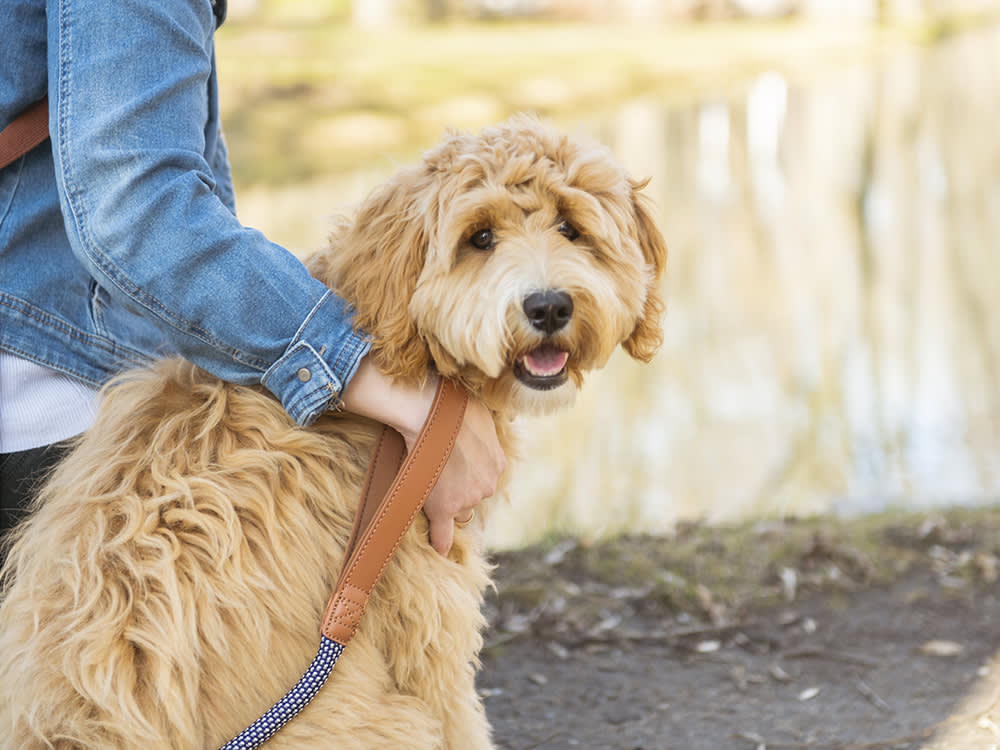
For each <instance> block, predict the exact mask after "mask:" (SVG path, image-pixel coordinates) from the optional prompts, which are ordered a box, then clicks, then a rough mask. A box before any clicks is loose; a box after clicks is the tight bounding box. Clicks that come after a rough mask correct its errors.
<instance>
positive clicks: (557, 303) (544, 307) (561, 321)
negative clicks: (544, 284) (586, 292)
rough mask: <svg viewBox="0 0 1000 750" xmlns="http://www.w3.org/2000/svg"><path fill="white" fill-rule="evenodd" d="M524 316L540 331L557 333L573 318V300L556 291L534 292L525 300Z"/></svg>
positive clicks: (565, 294) (564, 293)
mask: <svg viewBox="0 0 1000 750" xmlns="http://www.w3.org/2000/svg"><path fill="white" fill-rule="evenodd" d="M524 314H525V315H527V316H528V320H530V321H531V325H533V326H534V327H535V328H537V329H538V330H540V331H545V333H549V334H551V333H555V332H556V331H558V330H559V329H560V328H562V327H563V326H565V325H566V324H567V323H569V319H570V318H572V317H573V298H572V297H570V296H569V295H568V294H567V293H566V292H560V291H557V290H555V289H546V290H545V291H544V292H532V293H531V294H529V295H528V296H527V297H525V298H524Z"/></svg>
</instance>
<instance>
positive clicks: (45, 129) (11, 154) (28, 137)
mask: <svg viewBox="0 0 1000 750" xmlns="http://www.w3.org/2000/svg"><path fill="white" fill-rule="evenodd" d="M48 137H49V98H48V97H47V96H44V97H42V98H41V99H39V100H38V101H37V102H35V103H34V104H32V105H31V106H30V107H28V108H27V109H26V110H25V111H24V112H22V113H21V114H20V115H18V117H17V119H16V120H14V121H13V122H11V123H10V124H9V125H8V126H7V127H5V128H4V129H3V130H0V169H3V168H4V167H6V166H7V165H8V164H11V163H12V162H14V161H16V160H17V159H19V158H20V157H22V156H24V155H25V154H26V153H28V152H29V151H31V149H33V148H34V147H35V146H37V145H38V144H39V143H41V142H42V141H44V140H45V139H46V138H48Z"/></svg>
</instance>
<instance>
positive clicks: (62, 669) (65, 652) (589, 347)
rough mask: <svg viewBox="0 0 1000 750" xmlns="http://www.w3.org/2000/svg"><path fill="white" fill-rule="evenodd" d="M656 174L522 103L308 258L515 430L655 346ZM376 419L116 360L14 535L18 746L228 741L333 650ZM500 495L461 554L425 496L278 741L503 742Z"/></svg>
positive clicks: (401, 356)
mask: <svg viewBox="0 0 1000 750" xmlns="http://www.w3.org/2000/svg"><path fill="white" fill-rule="evenodd" d="M641 187H642V184H641V183H637V182H635V181H633V180H631V179H629V178H628V177H627V176H626V174H625V173H624V171H623V170H622V169H621V168H620V167H619V166H617V165H616V164H615V163H614V161H613V160H612V159H611V157H610V154H609V152H608V151H607V149H605V148H603V147H601V146H598V145H592V144H584V143H580V142H577V141H575V140H571V139H569V138H567V137H564V136H562V135H559V134H557V133H554V132H552V131H551V130H549V129H547V128H546V127H544V126H543V125H542V124H540V123H539V122H538V121H537V120H535V119H533V118H529V117H524V116H519V117H515V118H513V119H511V120H510V121H508V122H506V123H503V124H501V125H499V126H496V127H494V128H491V129H487V130H485V131H484V132H483V133H482V134H479V135H468V134H459V133H453V134H449V135H448V136H447V137H446V138H445V140H444V141H443V143H442V144H441V145H439V146H438V147H437V148H435V149H434V150H432V151H430V152H429V153H427V154H426V155H425V157H424V159H423V161H422V162H421V163H420V164H419V165H417V166H415V167H413V168H410V169H405V170H403V171H401V172H400V173H399V174H398V175H397V176H396V177H395V178H393V179H392V180H390V181H389V182H388V183H387V184H385V185H384V186H383V187H381V188H380V189H378V190H376V191H375V192H374V193H373V194H372V195H371V196H370V197H369V198H368V199H367V200H365V201H364V202H363V204H362V205H361V206H360V208H359V210H358V212H357V213H356V215H355V216H354V217H353V218H351V219H349V220H348V219H345V220H343V221H342V222H340V225H339V226H338V227H337V229H336V231H335V232H334V235H333V237H332V238H331V242H330V244H329V246H328V247H327V248H326V249H324V250H322V251H320V252H319V253H317V254H316V255H315V256H314V257H313V258H312V259H311V260H310V262H309V264H310V270H311V271H312V273H313V274H314V275H315V276H316V277H317V278H319V279H320V280H322V281H323V282H324V283H326V284H327V285H328V286H330V287H331V288H332V289H334V290H335V291H337V292H338V293H339V294H340V295H341V296H343V297H344V298H345V299H346V300H348V301H349V302H350V303H351V304H352V305H353V306H354V307H355V309H356V310H357V317H356V323H357V325H358V326H359V327H360V328H361V329H363V330H365V331H368V332H369V333H370V334H371V337H372V340H373V342H374V343H373V350H372V353H371V355H370V356H372V357H374V358H375V362H376V364H377V365H378V367H379V368H380V369H381V370H382V371H384V372H385V373H388V374H389V375H391V376H392V377H394V378H399V379H405V380H408V381H413V382H420V381H421V380H423V379H425V378H426V377H427V376H428V373H431V372H438V373H440V374H442V375H443V376H446V377H450V378H453V379H454V380H455V381H457V382H459V383H461V384H462V385H464V386H465V387H466V388H467V389H469V391H471V392H472V393H473V394H475V395H476V396H478V397H479V398H481V399H482V400H483V401H484V402H485V403H486V404H487V405H488V406H489V407H490V409H491V410H492V411H493V413H494V414H495V419H496V424H497V430H498V434H499V435H500V439H501V442H502V444H503V445H504V447H505V449H506V450H507V451H508V453H509V454H510V453H514V452H516V435H515V430H514V429H513V427H512V421H511V420H512V419H513V417H514V416H516V415H517V414H522V413H543V412H550V411H552V410H554V409H558V408H562V407H565V406H568V405H569V404H571V402H572V400H573V397H574V395H575V393H576V391H577V389H578V388H579V386H580V384H581V382H582V380H583V376H584V374H585V373H586V372H587V371H588V370H592V369H594V368H598V367H601V366H602V365H604V364H605V362H606V361H607V359H608V357H609V356H610V355H611V353H612V351H613V350H614V349H615V347H617V346H618V345H619V344H621V345H622V346H623V347H624V349H625V350H626V351H627V352H629V353H630V354H631V355H632V356H634V357H636V358H639V359H642V360H647V359H648V358H649V357H651V356H652V354H653V353H654V351H655V350H656V348H657V346H658V345H659V343H660V339H661V329H660V321H659V318H660V314H661V312H662V301H661V298H660V295H659V292H658V279H659V276H660V274H661V272H662V270H663V267H664V264H665V261H666V248H665V246H664V242H663V238H662V236H661V234H660V232H659V230H658V229H657V228H656V226H655V223H654V221H653V220H652V217H651V214H650V210H649V208H648V206H647V205H646V203H645V199H644V198H643V197H642V196H641V195H640V194H639V190H640V189H641ZM551 290H555V291H556V292H558V293H559V294H560V296H559V299H560V300H562V301H563V302H565V300H566V297H569V299H570V300H571V303H572V304H571V307H567V306H565V305H564V306H563V307H562V308H560V310H559V311H558V315H557V316H556V317H557V318H558V320H557V321H556V322H552V320H551V315H549V316H548V317H549V319H548V320H547V319H546V314H547V313H546V312H545V310H550V311H551V306H550V307H549V308H545V307H544V306H543V311H542V313H537V311H534V312H532V311H529V309H528V307H529V306H528V304H527V303H526V300H527V299H528V298H529V297H531V295H533V294H536V293H540V292H547V291H551ZM536 313H537V314H536ZM532 316H534V319H532ZM376 428H377V426H376V425H374V424H373V423H371V422H368V421H365V420H363V419H360V418H358V417H355V416H353V415H351V414H346V413H338V412H331V413H329V414H328V415H326V416H324V417H323V418H322V419H321V420H320V421H319V422H318V423H317V424H315V425H314V426H312V427H310V428H308V429H305V428H300V427H298V426H296V425H295V424H294V423H293V422H292V421H291V420H290V419H289V417H288V416H287V414H286V413H285V412H284V411H283V410H282V408H281V406H280V405H279V404H278V403H277V401H276V400H275V399H274V398H273V397H272V396H270V395H269V394H268V393H267V392H265V391H264V390H263V389H262V388H258V387H245V386H237V385H232V384H229V383H225V382H222V381H220V380H219V379H217V378H215V377H213V376H211V375H209V374H207V373H205V372H203V371H201V370H199V369H198V368H196V367H194V366H193V365H190V364H187V363H185V362H183V361H180V360H167V361H163V362H160V363H158V364H156V365H154V366H152V367H150V368H147V369H141V370H136V371H132V372H128V373H126V374H124V375H123V376H121V377H119V378H118V379H116V380H115V381H113V382H112V384H110V385H109V387H107V388H106V389H105V393H104V396H103V401H102V406H101V408H100V413H99V415H98V418H97V421H96V423H95V424H94V425H93V427H92V429H90V430H89V431H88V432H87V433H86V434H84V435H83V436H82V437H81V438H80V439H79V440H78V443H77V445H76V446H75V449H74V450H73V452H72V453H71V454H70V455H69V456H68V458H67V459H66V460H65V461H64V462H63V463H62V464H61V466H60V467H59V468H58V469H57V470H56V472H55V473H54V474H53V476H52V477H51V479H50V480H49V482H48V483H47V485H46V486H45V488H44V490H43V492H42V493H41V496H40V498H39V501H38V503H37V506H36V509H35V512H34V514H33V516H32V517H31V519H30V520H29V521H28V522H27V523H25V524H24V525H23V526H22V527H21V528H20V529H19V530H18V532H17V533H16V536H15V538H14V540H13V544H12V547H11V551H10V554H9V557H8V560H7V563H6V567H5V570H4V574H5V581H6V586H5V591H4V594H3V603H2V606H0V653H2V654H3V659H2V660H0V747H2V748H18V749H23V748H59V749H63V748H93V749H98V748H100V749H101V750H108V749H118V748H141V749H142V750H161V749H162V750H177V748H215V747H218V746H220V745H221V744H223V743H224V742H225V741H226V740H228V739H229V738H230V737H232V736H233V735H235V734H236V733H238V732H239V731H240V730H242V729H243V728H244V727H245V726H246V725H248V724H249V723H250V722H251V721H253V720H254V719H255V718H256V717H257V716H259V715H260V714H261V713H262V712H263V711H264V710H266V709H267V708H268V707H269V706H270V705H271V703H273V702H274V701H275V700H276V699H277V698H279V697H280V696H281V695H282V694H283V693H284V692H285V690H287V689H288V688H289V687H290V686H291V685H292V684H294V682H295V681H296V680H297V679H298V677H299V676H300V675H301V674H302V671H303V669H304V668H305V667H306V666H307V665H308V664H309V662H310V660H311V659H312V657H313V655H314V653H315V650H316V646H317V644H318V628H319V621H320V615H321V613H322V611H323V608H324V605H325V604H326V600H327V597H328V596H329V593H330V590H331V588H332V586H333V584H334V580H335V578H336V576H337V573H338V571H339V569H340V565H341V562H342V556H343V549H344V546H345V544H346V541H347V537H348V534H349V532H350V529H351V524H352V520H353V514H354V509H355V506H356V504H357V502H358V496H359V493H360V484H361V481H362V478H363V474H364V472H365V469H366V465H367V462H368V457H369V454H370V451H371V449H372V445H373V441H374V436H375V433H376ZM484 515H488V514H484V513H482V512H481V513H479V514H478V515H477V522H476V523H473V524H472V525H470V526H469V527H467V528H461V529H456V539H455V544H454V548H453V550H452V552H451V554H450V555H449V557H448V558H445V557H442V556H440V555H438V554H437V553H436V552H434V550H433V549H432V548H431V547H430V545H429V542H428V540H427V525H426V521H425V520H424V519H423V517H422V516H421V517H419V518H418V521H417V523H416V524H415V525H414V527H413V528H412V529H411V531H410V532H409V534H408V535H407V537H406V538H405V539H404V541H403V543H402V545H401V546H400V548H399V550H398V553H397V555H396V557H395V558H394V559H393V561H392V563H391V564H390V565H389V567H388V569H387V571H386V573H385V575H384V577H383V579H382V581H381V582H380V583H379V585H378V587H377V589H376V592H375V595H374V596H373V598H372V601H371V604H370V607H369V610H368V612H367V614H366V616H365V618H364V620H363V621H362V624H361V627H360V629H359V632H358V634H357V636H356V637H355V638H354V640H353V641H352V642H351V644H350V647H349V648H348V649H347V650H346V652H345V653H344V656H343V657H342V658H341V660H340V662H339V663H338V666H337V668H336V669H335V670H334V672H333V676H332V677H331V679H330V681H329V682H328V683H327V685H326V686H325V688H324V689H323V690H322V691H321V692H320V694H319V696H318V697H317V698H316V699H315V700H314V701H313V702H312V703H311V704H310V705H309V706H308V707H307V708H306V710H305V711H304V712H303V713H302V714H300V716H299V717H298V718H296V719H295V720H294V721H293V722H292V723H291V724H289V725H288V726H287V727H286V728H285V729H283V730H282V731H281V732H279V733H278V734H277V735H276V736H275V737H274V738H273V739H272V740H271V742H270V745H269V746H270V747H273V748H275V749H276V750H277V749H278V748H301V747H336V748H341V749H342V750H350V749H355V750H370V749H371V748H381V747H391V748H396V749H400V750H402V749H405V748H413V749H414V750H432V749H434V748H438V749H440V750H446V749H447V750H480V749H484V748H489V747H492V744H491V741H490V736H489V734H490V733H489V726H488V724H487V721H486V717H485V714H484V711H483V707H482V704H481V702H480V700H479V698H478V697H477V694H476V691H475V686H474V673H475V668H476V665H477V658H478V656H477V655H478V652H479V649H480V647H481V645H482V637H481V629H482V626H483V618H482V616H481V614H480V603H481V598H482V594H483V591H484V589H485V587H486V586H487V585H488V584H489V580H490V579H489V565H488V564H487V562H486V560H485V558H484V556H483V553H482V550H481V546H482V545H481V538H482V522H483V518H484Z"/></svg>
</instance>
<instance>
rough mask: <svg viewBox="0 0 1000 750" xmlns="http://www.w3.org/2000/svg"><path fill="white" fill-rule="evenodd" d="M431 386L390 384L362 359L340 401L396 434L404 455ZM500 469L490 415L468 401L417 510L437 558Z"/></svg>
mask: <svg viewBox="0 0 1000 750" xmlns="http://www.w3.org/2000/svg"><path fill="white" fill-rule="evenodd" d="M437 386H438V378H437V377H436V376H435V377H434V378H431V379H429V380H428V382H427V383H426V384H425V385H424V387H423V388H417V387H415V386H412V385H409V384H406V383H399V382H394V381H392V380H390V379H389V378H387V377H386V376H384V375H382V373H380V372H379V371H378V370H377V369H376V368H375V366H374V365H372V364H371V363H370V362H369V361H368V358H367V357H365V358H364V359H362V360H361V365H360V366H359V368H358V371H357V373H356V374H355V375H354V377H353V378H352V379H351V382H350V383H349V384H348V386H347V388H346V389H345V390H344V392H343V394H342V399H343V404H344V408H345V409H346V410H347V411H350V412H353V413H355V414H361V415H363V416H366V417H370V418H372V419H375V420H377V421H379V422H382V423H383V424H387V425H389V426H390V427H392V428H393V429H395V430H396V431H397V432H399V433H400V434H401V435H402V436H403V440H404V441H405V442H406V449H407V451H408V452H409V451H411V450H412V449H413V446H414V444H415V443H416V440H417V437H418V436H419V434H420V431H421V429H422V428H423V425H424V422H425V421H426V419H427V415H428V413H429V412H430V408H431V404H432V403H433V401H434V395H435V393H436V392H437ZM506 466H507V458H506V456H505V455H504V452H503V448H501V446H500V441H499V440H498V439H497V434H496V427H495V425H494V422H493V417H492V415H491V414H490V412H489V410H488V409H487V408H486V407H485V406H484V405H483V404H482V403H481V402H479V401H476V400H474V399H470V401H469V404H468V406H467V407H466V409H465V416H464V418H463V421H462V426H461V428H460V429H459V432H458V436H457V438H456V439H455V445H454V447H453V448H452V452H451V456H450V457H449V458H448V462H447V463H446V464H445V466H444V469H443V470H442V471H441V475H440V477H439V478H438V481H437V484H435V485H434V489H433V490H432V491H431V493H430V495H429V496H428V498H427V501H426V502H425V503H424V508H423V510H424V515H426V516H427V520H428V522H429V526H430V542H431V546H432V547H434V549H435V550H437V551H438V552H439V553H440V554H442V555H447V554H448V552H449V551H450V550H451V546H452V543H453V541H454V536H455V524H456V523H459V524H463V523H465V522H467V521H468V520H470V519H471V517H472V515H473V513H474V511H475V509H476V507H477V506H478V505H479V503H480V502H482V501H483V500H484V499H485V498H487V497H489V496H491V495H492V494H493V493H494V492H496V488H497V484H498V482H499V481H500V476H501V475H502V474H503V472H504V470H505V469H506Z"/></svg>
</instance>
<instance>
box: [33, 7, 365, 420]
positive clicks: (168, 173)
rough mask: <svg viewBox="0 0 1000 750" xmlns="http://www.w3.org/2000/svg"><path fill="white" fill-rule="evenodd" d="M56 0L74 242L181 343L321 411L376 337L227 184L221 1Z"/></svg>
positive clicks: (55, 99) (56, 55) (185, 350)
mask: <svg viewBox="0 0 1000 750" xmlns="http://www.w3.org/2000/svg"><path fill="white" fill-rule="evenodd" d="M47 13H48V26H49V39H48V69H49V100H50V130H51V135H52V145H53V154H54V157H55V165H56V179H57V182H58V186H59V193H60V202H61V205H62V210H63V215H64V219H65V222H66V228H67V233H68V234H69V237H70V242H71V244H72V246H73V250H74V253H75V254H76V255H77V257H78V258H79V259H80V260H81V261H82V262H83V263H84V264H85V265H86V267H87V268H88V270H89V271H90V273H91V274H92V275H93V276H94V278H95V279H97V280H98V282H99V283H100V284H101V285H102V286H104V287H105V288H106V289H107V290H108V292H109V294H111V295H112V296H114V297H115V298H116V299H118V300H119V301H120V302H122V303H123V304H126V305H128V306H129V307H130V308H131V309H133V310H136V311H138V312H140V313H141V314H142V315H143V316H144V317H146V318H149V319H151V320H154V321H156V322H157V324H158V326H159V328H161V329H162V331H163V333H164V336H165V337H166V338H167V339H168V341H169V344H170V347H171V348H172V349H173V350H174V351H176V352H177V353H178V354H180V355H182V356H184V357H185V358H187V359H189V360H191V361H192V362H194V363H195V364H197V365H199V366H201V367H203V368H205V369H206V370H208V371H209V372H212V373H213V374H215V375H217V376H219V377H221V378H223V379H226V380H229V381H232V382H235V383H244V384H250V383H263V385H264V386H265V387H267V388H268V389H269V390H270V391H272V392H273V393H274V394H275V395H276V396H277V397H278V398H279V399H280V400H281V403H282V404H283V405H284V407H285V409H286V410H287V411H288V413H289V414H290V415H291V416H292V417H293V418H294V419H295V420H296V421H297V422H298V423H300V424H309V423H311V422H312V421H313V420H314V419H316V418H317V417H318V416H319V415H320V414H321V413H322V412H323V411H324V410H326V409H327V408H329V407H330V406H331V405H333V404H335V403H337V401H338V400H339V397H340V394H341V392H342V390H343V388H344V386H345V385H346V384H347V382H348V381H349V380H350V378H351V376H352V375H353V374H354V372H355V371H356V369H357V367H358V364H359V362H360V359H361V357H362V356H363V355H364V354H365V352H366V351H367V350H368V343H367V341H366V339H365V337H364V336H363V335H361V334H360V333H358V332H356V331H354V330H353V328H352V326H351V321H352V311H351V309H350V308H349V306H348V305H347V304H346V303H344V301H343V300H340V299H339V298H337V297H335V296H334V295H332V294H331V293H330V291H329V290H328V289H327V288H326V287H325V286H324V285H323V284H321V283H320V282H318V281H316V280H315V279H313V278H312V277H311V276H310V275H309V273H308V272H307V271H306V269H305V267H304V266H303V265H302V263H301V262H300V261H299V260H298V259H296V258H295V257H294V256H293V255H292V254H291V253H289V252H288V251H286V250H285V249H283V248H281V247H279V246H277V245H275V244H273V243H271V242H269V241H268V240H267V239H266V238H265V237H264V236H263V235H261V234H260V233H259V232H257V231H254V230H252V229H249V228H246V227H244V226H242V225H241V224H240V222H239V221H238V220H237V219H236V217H235V215H234V214H233V212H232V210H230V208H231V196H229V195H228V185H224V186H219V185H217V184H216V177H217V175H218V171H217V170H218V164H215V165H213V164H211V163H209V162H210V160H213V161H215V160H216V155H217V152H215V151H214V150H213V148H210V147H211V146H212V141H213V139H216V138H218V137H219V126H218V121H217V113H216V112H213V111H212V110H213V107H214V85H215V81H214V75H215V73H214V57H213V56H214V51H213V32H214V18H213V15H212V10H211V4H210V2H209V0H49V1H48V6H47ZM218 145H219V148H224V146H223V145H222V144H221V142H220V143H219V144H218ZM209 151H211V152H212V154H211V155H206V154H207V153H208V152H209ZM213 166H215V169H213Z"/></svg>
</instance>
